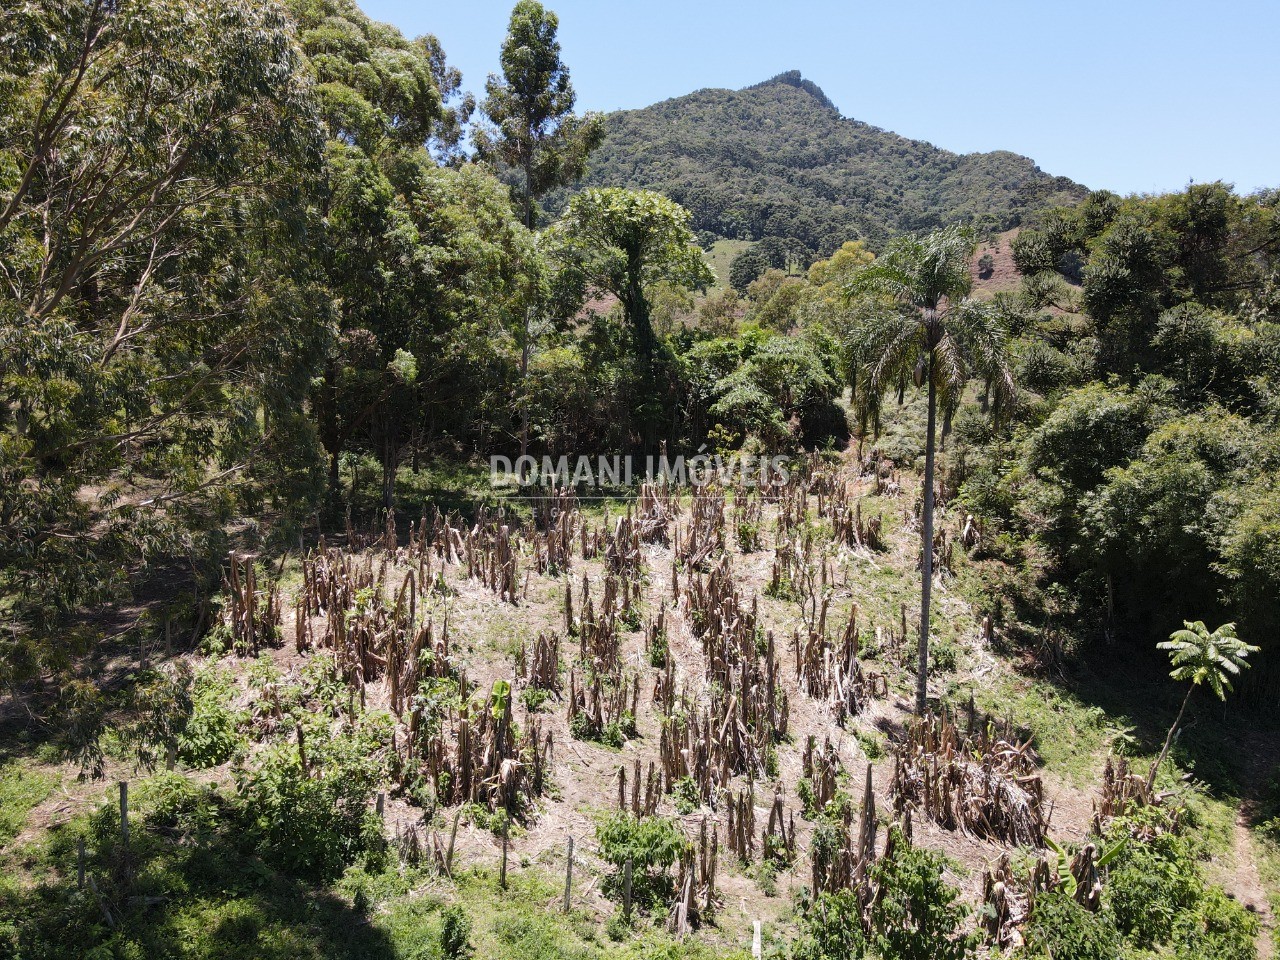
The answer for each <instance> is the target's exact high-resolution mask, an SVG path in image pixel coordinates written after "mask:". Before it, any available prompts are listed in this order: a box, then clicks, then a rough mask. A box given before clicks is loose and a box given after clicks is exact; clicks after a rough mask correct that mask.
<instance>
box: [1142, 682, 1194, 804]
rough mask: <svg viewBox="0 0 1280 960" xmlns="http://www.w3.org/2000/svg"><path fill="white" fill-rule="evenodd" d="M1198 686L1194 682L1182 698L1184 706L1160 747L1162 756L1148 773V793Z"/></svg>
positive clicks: (1154, 784) (1153, 786) (1153, 784)
mask: <svg viewBox="0 0 1280 960" xmlns="http://www.w3.org/2000/svg"><path fill="white" fill-rule="evenodd" d="M1195 691H1196V687H1195V684H1194V683H1193V684H1192V685H1191V686H1190V687H1189V688H1188V689H1187V695H1186V696H1185V697H1183V698H1182V707H1181V708H1180V709H1179V710H1178V716H1177V718H1176V719H1175V720H1174V721H1173V726H1172V727H1170V728H1169V735H1168V736H1166V737H1165V738H1164V746H1163V747H1161V748H1160V756H1158V757H1156V762H1155V763H1153V764H1152V765H1151V772H1150V773H1149V774H1147V793H1150V792H1151V791H1152V790H1154V789H1155V786H1156V773H1157V772H1158V771H1159V769H1160V767H1161V766H1162V765H1163V764H1164V759H1165V757H1167V756H1168V755H1169V748H1170V747H1171V746H1173V738H1174V736H1175V735H1176V734H1177V732H1178V727H1180V726H1182V715H1183V714H1184V713H1186V712H1187V704H1188V703H1189V702H1190V701H1191V694H1193V693H1195Z"/></svg>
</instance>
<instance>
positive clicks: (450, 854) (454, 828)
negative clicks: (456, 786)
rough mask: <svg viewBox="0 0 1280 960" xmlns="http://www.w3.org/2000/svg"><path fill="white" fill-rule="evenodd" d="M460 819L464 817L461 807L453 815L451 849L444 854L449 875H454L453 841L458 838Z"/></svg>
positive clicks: (450, 833) (450, 837) (445, 870)
mask: <svg viewBox="0 0 1280 960" xmlns="http://www.w3.org/2000/svg"><path fill="white" fill-rule="evenodd" d="M460 819H462V808H461V807H459V808H458V811H457V813H455V814H454V815H453V826H452V827H451V828H450V830H449V849H448V850H446V851H445V854H444V872H445V875H446V876H449V877H452V876H453V841H454V840H456V839H457V838H458V821H459V820H460Z"/></svg>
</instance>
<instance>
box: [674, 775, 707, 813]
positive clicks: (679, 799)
mask: <svg viewBox="0 0 1280 960" xmlns="http://www.w3.org/2000/svg"><path fill="white" fill-rule="evenodd" d="M671 799H672V800H673V801H674V802H675V805H676V813H678V814H680V815H681V816H687V815H688V814H690V813H693V811H695V810H697V809H698V808H699V807H700V806H702V797H700V796H699V795H698V785H697V784H696V783H694V781H693V777H681V778H680V779H679V780H677V781H676V782H675V784H674V785H673V786H672V788H671Z"/></svg>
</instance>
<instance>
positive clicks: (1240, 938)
mask: <svg viewBox="0 0 1280 960" xmlns="http://www.w3.org/2000/svg"><path fill="white" fill-rule="evenodd" d="M1257 938H1258V918H1257V917H1255V916H1254V915H1253V914H1252V913H1250V912H1249V911H1248V910H1246V909H1245V908H1244V907H1242V906H1241V905H1240V904H1239V903H1237V902H1236V901H1234V900H1232V899H1231V898H1230V897H1228V896H1227V895H1226V894H1225V893H1223V892H1222V890H1221V889H1220V888H1219V887H1210V888H1209V889H1208V890H1206V891H1205V892H1204V896H1202V897H1201V899H1200V903H1199V904H1198V905H1197V906H1196V909H1195V911H1194V912H1191V913H1182V914H1179V915H1178V917H1177V919H1176V920H1175V921H1174V925H1173V935H1172V937H1171V940H1172V943H1173V947H1174V956H1175V957H1176V958H1177V960H1205V958H1207V957H1212V958H1213V960H1255V958H1256V957H1257V945H1256V944H1257Z"/></svg>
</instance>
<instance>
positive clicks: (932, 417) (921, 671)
mask: <svg viewBox="0 0 1280 960" xmlns="http://www.w3.org/2000/svg"><path fill="white" fill-rule="evenodd" d="M933 359H934V358H933V350H932V349H930V351H929V363H928V370H927V371H926V373H925V375H926V376H927V377H928V379H929V422H928V425H927V427H926V428H925V441H924V517H923V520H924V522H923V524H922V529H921V532H920V542H921V543H920V545H921V548H922V550H921V553H922V564H921V572H920V646H919V652H918V659H917V663H916V713H917V714H918V715H919V716H922V717H923V716H924V714H925V710H926V709H928V700H929V600H930V597H931V596H932V594H933V458H934V444H935V434H936V433H937V419H938V388H937V385H936V384H935V383H934V379H933Z"/></svg>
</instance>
